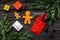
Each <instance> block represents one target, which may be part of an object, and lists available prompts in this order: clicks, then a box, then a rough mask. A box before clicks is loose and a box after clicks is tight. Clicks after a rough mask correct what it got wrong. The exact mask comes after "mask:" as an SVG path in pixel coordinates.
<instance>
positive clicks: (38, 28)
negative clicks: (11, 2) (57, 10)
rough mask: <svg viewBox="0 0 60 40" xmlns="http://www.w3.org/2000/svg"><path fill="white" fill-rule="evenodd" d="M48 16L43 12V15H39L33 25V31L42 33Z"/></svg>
mask: <svg viewBox="0 0 60 40" xmlns="http://www.w3.org/2000/svg"><path fill="white" fill-rule="evenodd" d="M46 17H47V14H42V15H41V16H39V17H37V18H36V20H35V22H34V24H33V25H32V27H31V31H32V32H34V33H35V34H37V35H40V34H41V32H42V30H43V29H44V27H45V26H46V23H45V22H44V21H45V20H46Z"/></svg>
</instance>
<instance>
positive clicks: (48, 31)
mask: <svg viewBox="0 0 60 40" xmlns="http://www.w3.org/2000/svg"><path fill="white" fill-rule="evenodd" d="M19 1H20V2H21V3H22V4H23V7H22V8H21V9H20V10H18V11H17V10H16V9H15V8H14V7H13V3H14V2H16V0H0V18H4V16H5V15H6V14H8V15H9V16H8V17H9V19H10V22H11V25H12V24H13V23H14V22H15V21H16V19H15V17H14V14H13V13H14V12H15V11H17V12H19V13H20V15H22V16H23V15H24V13H25V11H26V9H28V10H30V11H31V15H32V16H34V18H33V20H32V24H33V23H34V21H35V19H36V17H37V16H38V15H40V14H41V11H40V10H37V9H31V5H32V4H33V3H34V0H19ZM5 4H9V5H10V6H11V9H10V11H9V12H6V11H4V10H3V7H4V5H5ZM24 8H25V9H24ZM18 21H19V22H20V23H21V24H22V25H23V26H24V28H23V29H22V30H21V31H25V32H28V33H30V34H32V38H34V40H60V15H59V16H58V19H57V21H56V22H55V23H54V25H52V26H50V27H48V26H46V27H45V29H44V30H43V31H42V33H41V35H40V36H37V35H35V34H34V33H32V32H31V31H30V28H31V26H32V24H31V25H24V24H23V21H24V20H23V18H20V19H18ZM12 31H14V32H15V31H16V30H15V29H14V28H12ZM21 31H20V32H21ZM52 31H56V32H55V33H52Z"/></svg>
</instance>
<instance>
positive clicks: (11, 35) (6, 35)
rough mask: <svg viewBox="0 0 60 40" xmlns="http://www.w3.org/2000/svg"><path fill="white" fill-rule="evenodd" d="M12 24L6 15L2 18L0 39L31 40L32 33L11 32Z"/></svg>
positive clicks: (0, 20) (0, 21)
mask: <svg viewBox="0 0 60 40" xmlns="http://www.w3.org/2000/svg"><path fill="white" fill-rule="evenodd" d="M11 29H12V26H11V24H10V20H9V18H8V16H7V15H6V16H5V17H4V18H3V19H0V40H30V37H31V35H30V34H29V33H27V32H10V31H11Z"/></svg>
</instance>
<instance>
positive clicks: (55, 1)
mask: <svg viewBox="0 0 60 40" xmlns="http://www.w3.org/2000/svg"><path fill="white" fill-rule="evenodd" d="M59 7H60V0H35V2H34V4H32V9H40V10H44V11H45V12H47V13H48V16H47V19H48V21H47V22H48V25H51V24H52V23H54V22H55V21H56V19H57V17H58V14H59V13H60V11H59V10H60V8H59Z"/></svg>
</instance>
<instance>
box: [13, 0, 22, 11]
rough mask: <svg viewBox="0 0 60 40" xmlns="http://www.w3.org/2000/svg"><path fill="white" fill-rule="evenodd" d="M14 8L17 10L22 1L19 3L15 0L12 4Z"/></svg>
mask: <svg viewBox="0 0 60 40" xmlns="http://www.w3.org/2000/svg"><path fill="white" fill-rule="evenodd" d="M13 6H14V8H15V9H16V10H19V9H20V8H21V7H22V3H20V2H19V1H16V2H15V3H14V4H13Z"/></svg>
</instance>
